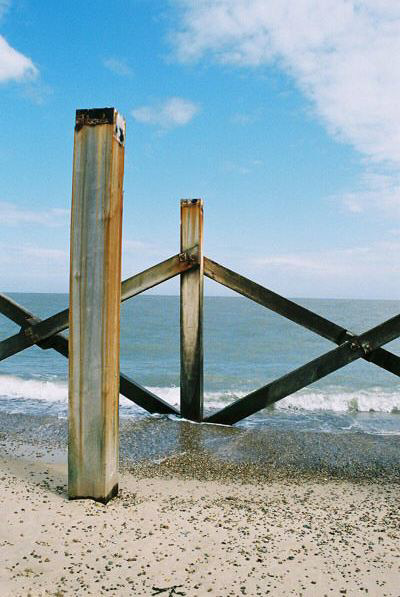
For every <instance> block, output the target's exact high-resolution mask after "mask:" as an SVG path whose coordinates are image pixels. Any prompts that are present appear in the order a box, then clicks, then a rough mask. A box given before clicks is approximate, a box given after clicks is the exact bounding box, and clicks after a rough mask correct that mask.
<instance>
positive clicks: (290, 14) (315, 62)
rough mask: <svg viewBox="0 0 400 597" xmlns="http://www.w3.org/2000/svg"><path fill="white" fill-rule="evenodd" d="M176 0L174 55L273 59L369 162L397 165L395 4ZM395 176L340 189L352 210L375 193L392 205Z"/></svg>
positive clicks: (399, 9) (398, 30)
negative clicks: (349, 190) (348, 191)
mask: <svg viewBox="0 0 400 597" xmlns="http://www.w3.org/2000/svg"><path fill="white" fill-rule="evenodd" d="M175 1H176V5H177V6H178V8H179V14H180V28H179V30H178V31H176V32H175V33H174V34H173V35H171V39H172V40H173V43H174V44H175V48H176V51H177V55H178V57H179V58H180V60H182V61H193V60H197V59H200V58H201V57H204V56H210V57H211V58H212V59H213V60H215V61H217V62H220V63H223V64H231V65H237V66H241V67H251V68H255V67H260V66H262V65H270V64H277V65H278V66H280V67H281V68H283V69H284V70H286V72H288V73H289V74H290V75H291V76H292V77H293V78H294V80H295V81H296V83H297V85H298V86H299V88H300V89H301V90H302V91H303V93H304V94H305V96H306V97H307V98H309V100H310V101H311V102H312V105H313V106H314V109H315V112H316V114H317V115H318V116H319V118H320V119H321V121H322V122H323V123H324V125H325V127H326V128H327V130H328V131H329V132H330V133H331V134H332V135H334V136H335V137H336V138H338V139H339V140H341V141H345V142H347V143H350V144H351V145H352V146H353V147H354V148H355V149H356V150H357V151H359V152H361V154H363V155H364V156H365V157H366V158H367V160H368V161H369V162H370V164H371V162H372V163H375V164H378V163H381V164H382V163H383V164H386V166H387V167H388V166H389V167H391V168H392V169H393V170H392V174H393V173H395V172H397V171H398V167H399V165H400V77H399V75H398V73H399V72H400V2H396V1H395V0H324V1H323V2H320V1H318V0H296V2H292V1H291V0H268V2H266V1H265V0H218V1H215V0H175ZM369 168H371V165H370V166H369ZM389 174H390V173H389ZM393 176H395V178H394V179H392V180H391V181H389V180H388V178H387V179H386V181H384V183H383V186H382V187H381V188H379V187H378V186H377V185H376V183H374V184H373V186H372V187H371V188H370V189H369V188H368V187H365V188H364V189H362V191H361V192H360V193H357V194H356V195H357V196H353V197H352V196H347V197H345V198H344V201H345V203H346V204H347V205H348V207H349V208H350V210H352V211H358V210H359V206H360V205H361V203H366V204H370V205H372V204H374V205H376V201H375V200H374V199H373V197H372V195H375V196H376V195H377V193H383V194H384V195H385V197H386V198H385V199H384V204H388V203H392V204H393V205H395V206H398V205H399V192H398V190H399V185H398V181H397V180H396V175H395V174H393ZM390 187H392V190H393V191H394V192H393V193H391V191H390ZM390 194H391V195H392V198H390V197H389V195H390Z"/></svg>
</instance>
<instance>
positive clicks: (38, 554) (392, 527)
mask: <svg viewBox="0 0 400 597" xmlns="http://www.w3.org/2000/svg"><path fill="white" fill-rule="evenodd" d="M9 422H10V421H9ZM29 423H30V420H29V417H28V418H26V419H25V420H24V421H21V420H20V426H19V427H18V426H16V427H15V428H14V430H13V431H9V432H8V433H5V432H4V423H3V428H2V429H3V430H2V433H1V436H0V439H1V441H0V476H1V479H2V484H1V486H0V502H1V508H2V512H3V516H2V517H1V519H0V562H1V564H2V565H1V568H0V587H1V594H2V596H3V595H4V596H5V597H8V596H11V595H13V596H21V597H22V596H26V595H31V596H32V597H36V596H37V595H54V596H57V597H60V596H62V595H82V596H83V595H117V596H120V595H122V596H125V595H132V594H134V595H156V594H161V595H162V596H163V595H170V594H171V595H186V596H187V597H196V596H197V597H204V596H205V595H215V596H218V597H227V596H230V595H232V596H235V597H236V596H239V595H260V596H261V595H267V594H271V595H304V596H310V597H311V596H313V597H314V596H315V595H328V594H349V595H352V594H356V593H357V594H363V593H365V594H368V595H376V596H378V595H379V596H384V595H387V596H396V597H398V595H399V589H398V584H399V582H398V581H399V578H400V568H399V565H400V549H399V541H400V532H399V529H400V515H399V511H398V503H399V498H400V484H399V482H398V481H399V477H398V475H397V477H396V476H394V475H393V474H392V473H393V472H394V469H393V470H392V469H391V468H390V466H392V465H393V466H394V463H392V464H390V463H391V459H389V460H388V461H385V462H386V469H382V468H381V469H376V466H375V468H374V467H371V465H369V468H368V466H367V464H368V463H370V460H369V458H367V459H366V460H365V461H360V459H359V462H364V469H363V470H362V472H363V474H362V475H360V469H357V467H356V468H355V469H354V470H355V472H357V470H358V476H357V475H355V474H353V478H352V479H350V478H339V477H338V476H337V475H336V478H335V476H334V475H333V476H332V475H331V474H329V471H327V470H326V469H325V468H324V467H319V468H318V467H315V466H314V468H313V469H311V470H310V469H308V470H306V469H303V470H300V471H298V474H297V475H296V474H293V471H294V469H293V466H292V465H290V466H288V464H290V458H291V456H290V454H292V453H293V452H296V451H297V453H298V456H299V458H300V459H301V455H302V450H304V449H305V448H306V447H307V446H308V445H315V446H316V450H317V454H322V453H325V452H324V451H323V449H322V447H321V446H319V448H318V444H316V443H315V438H313V437H312V438H308V439H307V440H306V439H305V438H303V444H301V443H300V446H299V445H298V444H296V440H298V437H296V436H291V437H290V438H286V444H285V449H288V450H289V452H290V454H287V459H286V462H285V466H282V459H281V460H279V458H278V456H279V449H277V448H279V446H276V445H275V450H276V453H277V456H276V462H275V464H276V466H275V467H271V466H270V467H269V469H268V467H267V466H266V460H265V458H264V460H263V459H261V456H263V457H265V454H264V455H263V454H261V452H262V450H265V449H266V446H268V445H269V446H272V445H273V444H276V441H277V437H278V436H276V435H275V436H273V437H270V438H269V441H270V443H269V444H268V443H267V444H266V443H265V441H264V440H265V438H262V440H260V439H259V440H258V442H257V434H256V435H254V434H253V433H250V432H248V431H247V432H245V433H244V432H242V430H239V431H238V430H235V429H233V430H232V429H228V430H227V429H225V428H221V427H216V426H202V425H193V424H189V423H186V424H183V423H180V424H179V423H177V422H173V421H172V422H171V421H168V420H166V421H165V420H164V419H157V418H152V419H150V420H148V421H147V422H146V423H144V424H143V422H142V424H141V425H139V426H138V425H137V424H136V425H135V424H132V423H131V424H129V425H128V424H126V425H125V424H123V425H122V426H121V427H122V429H121V474H120V492H119V495H118V497H116V498H114V499H112V500H111V501H110V502H109V504H107V505H106V506H104V505H103V504H99V503H96V502H93V501H92V500H72V501H68V499H67V494H66V487H67V485H66V484H67V468H66V449H65V428H64V427H63V424H62V422H59V424H58V427H57V425H54V421H52V420H51V418H47V419H45V420H42V421H41V422H40V425H39V424H38V426H37V427H35V426H33V427H30V428H28V427H27V426H28V424H29ZM204 427H207V429H205V430H204ZM24 429H25V431H24ZM38 430H41V434H38ZM46 430H47V431H46ZM166 431H168V433H166ZM320 435H321V436H325V435H326V434H320ZM50 438H53V439H52V440H51V439H50ZM144 438H146V441H144ZM322 439H323V438H322ZM161 440H162V441H161ZM307 442H311V444H309V443H307ZM378 443H379V442H378ZM356 444H357V442H355V444H354V445H356ZM389 444H390V445H391V446H392V449H393V450H394V449H395V448H396V446H398V445H397V443H396V442H394V443H393V441H392V442H389V443H388V444H387V445H389ZM177 445H179V446H180V451H178V450H177V449H176V446H177ZM323 445H324V444H322V446H323ZM334 445H335V446H336V448H337V445H336V444H334ZM373 445H374V444H372V447H373ZM379 445H381V444H380V443H379ZM382 445H383V446H385V445H386V442H383V444H382ZM139 446H141V452H140V454H141V460H140V461H137V462H135V461H134V460H133V457H134V454H135V452H136V453H138V454H139ZM288 446H292V447H291V449H290V448H288ZM280 447H281V449H282V446H280ZM325 447H326V446H325ZM182 448H185V449H182ZM342 448H343V446H342ZM370 448H371V445H370ZM331 449H332V444H331V445H330V447H329V450H331ZM371 449H372V448H371ZM157 450H158V452H157ZM318 450H319V451H318ZM329 450H328V453H329V454H331V451H329ZM363 450H364V451H365V446H363V445H359V449H358V451H359V452H360V453H361V452H362V451H363ZM160 451H161V454H160ZM162 451H163V452H162ZM249 452H250V453H253V461H251V459H249V457H248V454H249ZM356 452H357V450H354V454H356ZM367 452H368V450H367ZM157 454H158V456H157ZM238 455H241V457H240V458H239V457H238ZM378 456H379V454H378ZM257 459H258V461H257ZM378 460H379V459H378ZM156 461H158V462H156ZM376 462H377V461H375V465H376ZM279 463H280V464H279ZM317 464H318V463H317ZM381 464H382V463H381ZM365 467H367V468H365ZM388 467H389V468H388ZM317 468H318V470H317ZM374 471H375V476H374V474H373V473H374ZM390 471H391V474H390V475H389V474H388V472H390ZM336 472H337V473H338V472H340V470H339V469H338V470H337V471H336ZM397 473H398V467H397ZM173 587H176V588H175V590H173ZM157 589H163V590H164V589H165V591H164V592H162V593H157Z"/></svg>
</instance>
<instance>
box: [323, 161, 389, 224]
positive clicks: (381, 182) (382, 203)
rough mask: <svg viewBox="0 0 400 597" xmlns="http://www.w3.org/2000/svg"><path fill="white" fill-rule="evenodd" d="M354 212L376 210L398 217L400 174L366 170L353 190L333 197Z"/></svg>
mask: <svg viewBox="0 0 400 597" xmlns="http://www.w3.org/2000/svg"><path fill="white" fill-rule="evenodd" d="M334 199H335V200H336V201H337V200H339V201H341V203H342V204H343V206H344V208H345V209H346V210H348V211H350V212H353V213H355V214H357V213H363V212H365V211H366V210H371V209H373V210H376V211H380V212H382V213H385V214H387V215H388V216H390V217H397V218H398V217H400V175H399V174H398V173H397V172H396V171H393V172H390V171H389V172H383V173H382V172H378V171H372V170H368V171H367V172H366V173H365V174H364V175H363V176H362V178H361V181H360V184H359V187H358V188H357V189H355V190H354V191H351V192H348V193H344V194H342V195H340V196H338V197H334Z"/></svg>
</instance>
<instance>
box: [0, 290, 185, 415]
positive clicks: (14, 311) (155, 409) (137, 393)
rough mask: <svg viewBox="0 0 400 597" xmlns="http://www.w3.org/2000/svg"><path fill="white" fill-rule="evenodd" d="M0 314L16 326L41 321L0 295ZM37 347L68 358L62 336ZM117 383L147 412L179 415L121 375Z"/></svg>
mask: <svg viewBox="0 0 400 597" xmlns="http://www.w3.org/2000/svg"><path fill="white" fill-rule="evenodd" d="M0 312H1V313H3V314H4V315H6V314H7V317H9V319H12V321H15V323H18V325H21V326H22V327H24V326H27V325H28V326H30V325H32V323H33V322H34V323H35V324H38V323H40V322H41V320H40V319H39V318H38V317H35V315H33V313H30V312H29V311H27V310H26V309H24V307H21V306H20V305H19V304H18V303H16V302H15V301H13V300H12V299H10V298H8V297H7V296H5V295H4V294H0ZM39 346H40V347H41V348H52V349H54V350H56V351H57V352H58V353H60V354H62V355H63V356H64V357H66V358H68V339H67V338H65V336H63V335H62V334H57V335H55V336H52V337H51V338H48V339H47V340H45V345H44V346H42V343H40V344H39ZM119 383H120V392H121V394H123V395H124V396H125V397H126V398H128V400H131V401H132V402H134V403H135V404H137V405H138V406H141V407H142V408H144V409H145V410H147V412H150V413H159V414H173V415H179V411H178V410H177V409H176V408H174V407H173V406H171V405H170V404H168V402H165V401H164V400H162V399H161V398H159V397H158V396H156V395H155V394H153V393H152V392H149V391H148V390H146V388H144V387H143V386H141V385H140V384H138V383H136V382H134V381H133V380H132V379H130V378H129V377H128V376H126V375H123V374H122V373H121V375H120V382H119Z"/></svg>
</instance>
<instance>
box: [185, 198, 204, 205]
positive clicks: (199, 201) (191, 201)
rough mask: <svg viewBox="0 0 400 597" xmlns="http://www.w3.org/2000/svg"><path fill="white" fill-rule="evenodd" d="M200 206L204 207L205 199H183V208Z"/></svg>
mask: <svg viewBox="0 0 400 597" xmlns="http://www.w3.org/2000/svg"><path fill="white" fill-rule="evenodd" d="M190 205H200V206H203V199H181V206H182V207H183V206H190Z"/></svg>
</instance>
